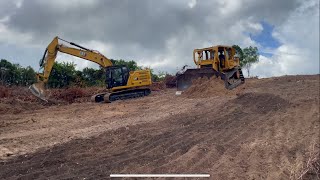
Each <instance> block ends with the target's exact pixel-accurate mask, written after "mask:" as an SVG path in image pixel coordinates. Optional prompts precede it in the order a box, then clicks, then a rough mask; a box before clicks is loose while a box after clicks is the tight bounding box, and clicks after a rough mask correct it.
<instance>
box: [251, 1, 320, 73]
mask: <svg viewBox="0 0 320 180" xmlns="http://www.w3.org/2000/svg"><path fill="white" fill-rule="evenodd" d="M273 36H274V38H275V39H278V40H279V41H280V43H282V45H281V46H280V47H278V48H277V49H275V50H273V56H272V57H270V58H266V57H263V58H261V59H260V62H259V63H258V64H257V65H255V66H253V67H252V75H254V76H255V75H258V76H279V75H294V74H319V67H320V65H319V2H318V1H304V3H303V4H302V5H301V6H300V7H299V8H297V9H296V10H295V11H293V12H292V13H291V14H290V17H289V18H288V19H287V20H286V22H284V23H283V24H282V25H280V26H278V27H277V28H276V29H275V31H274V32H273ZM266 61H268V62H269V64H268V66H267V67H265V64H266ZM265 69H268V71H269V72H265Z"/></svg>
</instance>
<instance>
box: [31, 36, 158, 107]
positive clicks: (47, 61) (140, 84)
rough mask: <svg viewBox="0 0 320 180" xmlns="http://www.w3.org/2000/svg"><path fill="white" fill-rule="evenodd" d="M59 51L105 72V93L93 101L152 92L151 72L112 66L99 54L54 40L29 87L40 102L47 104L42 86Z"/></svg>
mask: <svg viewBox="0 0 320 180" xmlns="http://www.w3.org/2000/svg"><path fill="white" fill-rule="evenodd" d="M59 40H61V41H64V42H66V43H68V44H70V45H72V46H75V47H77V48H75V47H68V46H66V45H64V44H62V43H59ZM58 52H62V53H65V54H69V55H72V56H76V57H79V58H82V59H85V60H89V61H92V62H94V63H97V64H99V65H100V66H102V67H104V68H105V69H106V87H107V88H106V92H104V93H99V94H96V95H93V96H92V97H91V100H92V101H94V102H112V101H116V100H119V99H122V100H123V99H129V98H136V97H142V96H147V95H149V94H150V93H151V90H150V88H149V87H150V85H151V84H152V81H151V72H150V70H148V69H146V70H137V71H130V70H129V68H128V67H126V66H115V65H113V64H112V62H111V61H110V60H109V59H108V58H106V57H105V56H104V55H103V54H101V53H99V52H98V51H95V50H91V49H88V48H85V47H83V46H80V45H78V44H76V43H73V42H69V41H66V40H63V39H61V38H59V37H55V38H54V39H53V40H52V42H51V43H50V44H49V45H48V47H47V48H46V50H45V52H44V55H43V57H42V59H41V60H40V68H41V69H43V72H42V73H37V75H36V76H37V83H35V84H33V85H31V86H30V87H29V89H30V91H31V92H32V94H34V95H35V96H37V97H38V98H40V99H42V100H45V101H47V97H46V94H45V84H46V83H47V82H48V80H49V76H50V73H51V70H52V67H53V64H54V61H55V59H56V57H57V53H58Z"/></svg>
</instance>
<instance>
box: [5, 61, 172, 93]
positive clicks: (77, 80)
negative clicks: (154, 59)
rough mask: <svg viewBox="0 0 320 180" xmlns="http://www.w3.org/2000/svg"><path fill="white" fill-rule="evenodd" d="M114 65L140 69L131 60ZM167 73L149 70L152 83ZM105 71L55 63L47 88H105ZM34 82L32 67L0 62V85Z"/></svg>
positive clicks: (133, 69) (25, 84)
mask: <svg viewBox="0 0 320 180" xmlns="http://www.w3.org/2000/svg"><path fill="white" fill-rule="evenodd" d="M111 61H112V63H113V64H114V65H126V66H127V67H128V68H129V69H130V70H131V71H135V70H139V69H142V67H140V66H138V65H137V63H136V62H135V61H133V60H131V61H125V60H123V59H120V60H114V59H111ZM166 74H167V73H159V74H155V73H154V71H153V70H152V69H151V76H152V80H153V81H160V80H163V79H164V77H165V75H166ZM105 79H106V75H105V70H104V68H102V67H101V68H100V69H94V68H84V69H83V70H82V71H79V70H76V64H74V63H65V62H62V63H59V62H55V64H54V66H53V69H52V71H51V74H50V77H49V81H48V87H51V88H63V87H70V86H78V87H87V86H101V87H103V86H105ZM34 82H36V72H35V71H34V70H33V69H32V67H30V66H28V67H26V68H24V67H21V66H20V65H19V64H13V63H10V62H9V61H8V60H5V59H1V61H0V84H2V85H7V86H11V85H18V86H29V85H31V84H33V83H34Z"/></svg>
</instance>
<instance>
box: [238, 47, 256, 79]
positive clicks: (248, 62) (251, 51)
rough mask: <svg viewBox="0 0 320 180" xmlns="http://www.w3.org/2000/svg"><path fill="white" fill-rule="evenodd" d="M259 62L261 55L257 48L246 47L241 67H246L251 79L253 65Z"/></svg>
mask: <svg viewBox="0 0 320 180" xmlns="http://www.w3.org/2000/svg"><path fill="white" fill-rule="evenodd" d="M258 61H259V53H258V48H257V47H252V46H250V47H246V48H244V49H243V60H242V61H240V62H242V63H240V65H241V64H242V65H241V66H242V67H244V68H245V69H246V70H247V72H248V77H250V68H251V66H252V64H253V63H256V62H258Z"/></svg>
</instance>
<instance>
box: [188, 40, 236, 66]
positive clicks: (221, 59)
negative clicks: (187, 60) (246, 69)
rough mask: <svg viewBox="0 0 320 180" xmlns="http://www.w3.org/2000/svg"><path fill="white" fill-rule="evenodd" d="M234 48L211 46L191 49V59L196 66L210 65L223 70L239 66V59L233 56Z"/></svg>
mask: <svg viewBox="0 0 320 180" xmlns="http://www.w3.org/2000/svg"><path fill="white" fill-rule="evenodd" d="M234 55H235V50H234V49H233V48H232V47H230V46H221V45H220V46H213V47H209V48H203V49H195V50H194V51H193V60H194V62H195V64H196V65H197V67H198V68H204V67H211V68H213V69H214V70H216V71H219V72H221V71H224V70H228V69H232V68H234V67H235V66H239V59H238V58H234Z"/></svg>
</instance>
